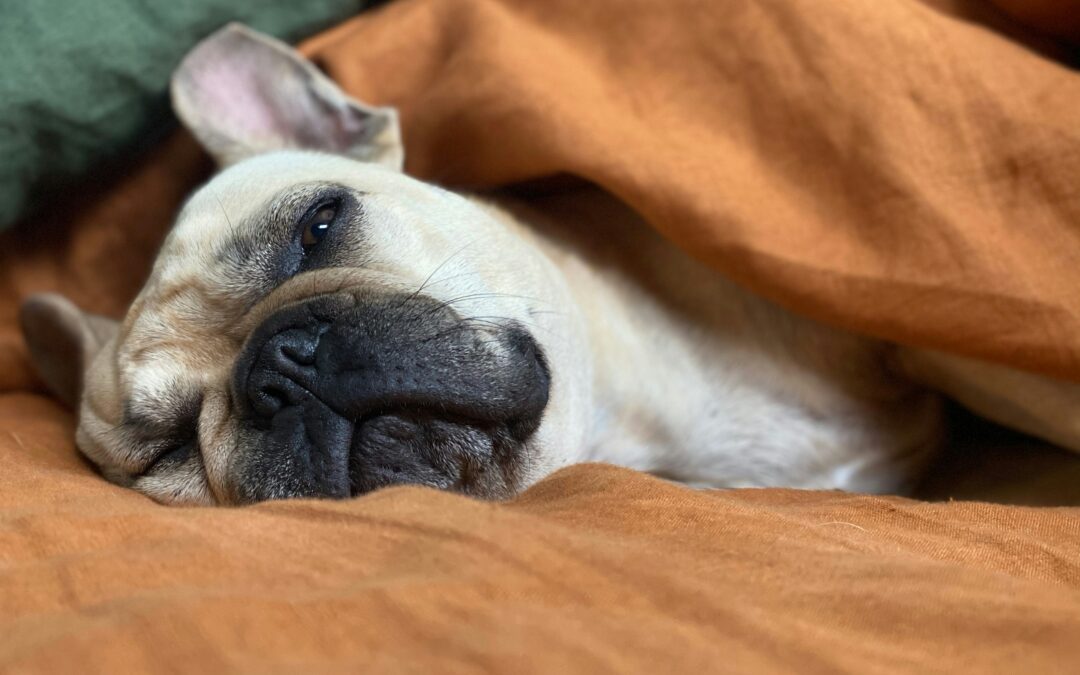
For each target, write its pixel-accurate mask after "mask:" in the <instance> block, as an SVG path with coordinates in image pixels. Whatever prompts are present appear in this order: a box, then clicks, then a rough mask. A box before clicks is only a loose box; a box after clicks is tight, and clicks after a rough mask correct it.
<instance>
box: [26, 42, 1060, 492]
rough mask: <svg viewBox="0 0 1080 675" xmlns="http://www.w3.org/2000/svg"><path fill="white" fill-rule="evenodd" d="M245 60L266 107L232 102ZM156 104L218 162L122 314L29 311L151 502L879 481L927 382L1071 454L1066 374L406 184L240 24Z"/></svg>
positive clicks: (674, 256)
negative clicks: (605, 471) (536, 486)
mask: <svg viewBox="0 0 1080 675" xmlns="http://www.w3.org/2000/svg"><path fill="white" fill-rule="evenodd" d="M262 70H267V71H272V72H273V77H274V78H275V79H273V80H272V83H273V84H274V86H276V87H279V90H280V91H279V95H276V96H277V98H276V100H275V96H268V95H267V94H266V91H267V87H266V82H263V83H262V85H263V86H262V87H253V88H251V90H250V91H247V90H245V89H243V82H242V79H243V78H245V77H253V78H257V77H258V73H259V72H261V71H262ZM222 81H224V82H225V83H226V84H227V85H228V86H226V87H225V91H227V93H228V94H229V96H231V97H232V98H231V100H230V99H229V97H225V98H224V99H223V98H222V97H221V92H220V91H217V90H215V83H218V84H220V83H221V82H222ZM238 87H239V88H238ZM245 91H246V92H247V93H245ZM174 100H175V101H176V104H177V108H178V111H179V112H180V114H181V117H183V118H184V119H185V121H186V122H187V123H188V125H189V126H190V127H191V128H192V129H193V131H194V132H195V133H196V135H197V136H198V137H199V138H200V140H202V141H203V142H204V144H205V145H207V147H208V148H209V149H210V150H211V152H213V153H214V154H215V155H216V156H217V157H218V159H219V160H220V161H221V162H222V163H223V164H224V165H227V166H229V168H227V169H226V170H225V171H224V172H222V173H221V174H219V175H218V176H217V177H216V178H214V179H213V180H212V181H211V182H210V183H209V184H208V185H207V186H205V187H203V188H202V189H201V190H200V191H199V192H198V193H196V195H194V196H193V197H192V199H191V200H190V201H189V202H188V204H187V205H186V206H185V208H184V210H183V211H182V213H181V214H180V216H179V217H178V220H177V225H176V227H175V228H174V230H173V232H172V233H171V234H170V236H169V238H168V240H167V241H166V243H165V244H164V246H163V248H162V251H161V254H160V256H159V259H158V261H157V264H156V265H155V267H154V271H153V273H152V275H151V278H150V280H149V281H148V283H147V286H146V287H145V288H144V290H143V291H142V293H141V294H140V295H139V297H138V298H137V299H136V301H135V302H134V303H133V305H132V308H131V310H130V312H129V314H128V316H127V317H126V319H125V320H124V322H123V323H122V324H119V325H116V324H113V323H110V322H108V321H106V320H102V319H100V318H97V317H88V316H86V315H83V314H81V313H79V312H78V310H76V309H74V308H73V307H72V306H70V304H69V303H66V302H65V301H62V300H59V299H56V298H55V297H54V298H46V299H38V300H36V301H31V303H30V304H29V305H28V307H27V311H26V312H25V315H24V316H25V325H26V327H27V333H28V337H29V342H30V343H31V347H32V349H33V351H34V353H35V357H36V358H37V360H38V362H39V364H40V365H41V366H42V370H43V373H44V374H45V376H46V379H47V380H49V381H50V383H51V384H52V385H53V386H54V387H55V388H56V389H57V390H58V391H60V392H62V393H66V395H67V396H68V398H69V399H71V400H74V399H75V398H76V397H78V396H79V393H80V392H81V403H80V424H79V431H78V442H79V446H80V448H81V449H82V450H83V451H84V452H85V453H86V454H87V456H89V457H90V458H91V459H92V460H93V461H94V462H95V463H96V464H97V465H98V466H100V467H101V468H102V471H103V473H104V474H105V475H106V476H107V477H109V478H110V479H112V480H114V481H116V482H119V483H121V484H124V485H130V486H133V487H135V488H137V489H140V490H142V491H143V492H145V493H147V494H149V495H151V496H152V497H154V498H156V499H158V500H161V501H164V502H172V503H215V502H217V503H236V502H247V501H254V500H259V499H266V498H276V497H293V496H329V497H342V496H348V495H352V494H357V493H359V492H363V491H365V490H369V489H372V488H375V487H378V486H380V485H386V484H392V483H400V482H412V483H422V484H427V485H433V486H436V487H441V488H446V489H455V490H460V491H464V492H467V493H471V494H476V495H480V496H489V497H501V496H506V495H509V494H513V493H514V492H516V491H518V490H520V489H522V488H523V487H525V486H527V485H529V484H531V483H532V482H534V481H536V480H537V479H539V478H540V477H542V476H544V475H546V474H548V473H550V472H551V471H553V470H555V469H557V468H559V467H561V466H565V465H567V464H571V463H574V462H579V461H585V460H601V461H608V462H613V463H617V464H622V465H625V466H630V467H633V468H638V469H643V470H647V471H651V472H654V473H657V474H659V475H663V476H667V477H670V478H673V479H677V480H681V481H684V482H687V483H691V484H696V485H709V486H740V485H790V486H800V487H837V488H844V489H851V490H860V491H886V490H897V489H901V488H902V487H903V486H904V484H905V482H906V481H908V480H909V479H910V478H911V477H912V475H913V472H914V471H915V470H916V469H917V468H918V466H919V465H920V464H921V462H922V461H923V460H925V459H926V458H927V457H928V456H929V454H930V453H931V452H932V451H933V449H934V447H935V445H936V444H937V443H938V440H939V438H940V435H941V431H942V421H941V414H940V407H941V406H940V394H938V393H936V392H937V391H944V392H947V393H949V394H951V395H953V396H955V397H957V398H959V399H960V400H961V401H962V402H964V403H966V404H968V405H969V406H971V407H973V408H974V409H975V410H976V411H977V412H980V413H982V414H984V415H987V416H989V417H992V418H994V419H996V420H998V421H1001V422H1004V423H1007V424H1010V425H1012V426H1015V427H1018V428H1020V429H1023V430H1025V431H1029V432H1032V433H1036V434H1039V435H1042V436H1044V437H1046V438H1049V439H1050V440H1053V441H1056V442H1058V443H1061V444H1064V445H1066V446H1068V447H1071V448H1073V449H1080V433H1078V432H1077V430H1076V428H1075V427H1076V424H1075V422H1074V421H1073V420H1074V417H1075V415H1074V414H1073V411H1075V410H1077V409H1078V407H1077V406H1080V393H1078V389H1080V388H1078V387H1077V386H1075V385H1070V384H1066V383H1058V382H1053V381H1051V380H1048V379H1044V378H1040V377H1038V376H1034V375H1028V374H1023V373H1019V372H1016V371H1011V370H1008V369H1004V368H999V367H994V366H989V365H984V364H977V363H975V362H971V361H967V360H964V359H959V358H956V357H951V356H945V355H940V354H932V353H928V352H919V351H915V350H908V349H902V348H899V347H895V346H892V345H888V344H886V343H882V342H878V341H874V340H870V339H865V338H860V337H856V336H853V335H850V334H847V333H844V332H842V331H838V330H834V329H830V328H828V327H825V326H822V325H820V324H817V323H814V322H812V321H809V320H806V319H802V318H799V317H797V316H795V315H792V314H790V313H788V312H786V311H784V310H782V309H780V308H778V307H776V306H774V305H772V304H771V303H769V302H766V301H764V300H762V299H759V298H757V297H756V296H754V295H752V294H749V293H747V292H745V291H743V290H742V289H740V288H739V287H737V286H735V285H733V284H731V283H730V282H728V281H726V280H724V279H723V278H721V277H720V276H719V275H717V274H716V273H715V272H713V271H712V270H710V269H708V268H706V267H704V266H702V265H700V264H698V263H696V262H694V261H693V260H692V259H691V258H690V257H689V256H687V255H685V254H684V253H682V252H680V251H679V250H677V249H675V248H674V247H673V246H671V245H670V244H669V243H667V242H666V241H665V240H664V239H663V238H661V237H660V236H659V235H657V234H656V233H654V232H653V231H652V230H651V229H650V228H649V227H648V226H647V225H645V224H644V223H643V222H642V221H641V220H640V219H639V218H638V217H637V216H636V215H635V214H634V213H633V212H632V211H630V210H629V209H627V208H625V207H622V206H621V205H619V204H618V203H617V202H616V201H615V200H613V199H611V198H609V197H606V196H605V195H603V194H601V193H600V192H599V191H595V190H589V189H583V190H582V191H580V192H578V193H577V194H573V195H565V194H564V195H563V196H556V197H551V198H548V199H547V200H542V201H543V203H542V204H541V205H540V207H539V209H538V210H537V207H536V205H535V204H533V205H532V206H530V207H523V206H518V205H515V204H514V203H513V202H509V201H508V202H505V203H503V204H502V205H501V207H500V206H495V205H494V204H490V203H487V202H483V201H480V200H474V199H469V198H465V197H462V196H459V195H455V194H452V193H449V192H446V191H444V190H441V189H439V188H436V187H433V186H430V185H427V184H424V183H420V182H418V181H415V180H412V179H410V178H408V177H406V176H404V175H403V174H401V173H400V172H399V171H397V170H396V169H397V167H398V166H399V165H400V159H401V156H400V148H399V146H398V143H397V140H396V138H397V137H396V127H394V124H395V119H394V117H393V115H392V113H389V112H388V111H381V110H377V109H371V108H367V107H365V106H362V105H359V104H356V103H355V102H353V101H351V100H349V99H347V98H346V97H344V96H343V95H342V94H341V93H340V92H338V91H337V90H336V88H334V87H333V85H332V84H330V83H329V82H328V81H327V80H325V79H324V78H321V76H319V75H318V74H317V73H315V72H314V70H313V69H312V68H311V67H310V65H308V64H305V63H304V62H302V61H300V60H299V58H298V57H297V56H295V55H294V54H292V53H290V52H288V51H287V50H286V49H284V48H283V47H281V46H280V45H277V44H274V43H271V42H269V41H267V40H265V39H264V38H260V37H257V36H254V35H252V34H251V33H249V32H247V31H244V30H241V29H237V28H231V29H226V30H225V31H223V32H222V33H219V34H218V35H216V36H215V37H213V38H210V39H209V40H208V41H207V42H206V43H204V45H202V46H200V47H199V48H198V49H197V50H196V52H194V53H193V55H192V56H191V57H189V59H188V60H187V61H186V62H185V65H184V66H182V67H181V70H180V72H179V73H178V76H177V78H176V79H175V80H174ZM282 100H286V101H288V103H285V104H283V103H282V102H281V101H282ZM296 101H301V102H300V103H296ZM229 104H232V105H233V106H234V107H235V108H236V109H239V112H237V113H236V115H237V119H235V120H230V119H229V115H230V114H232V113H231V112H230V110H231V109H230V107H229ZM275 106H277V108H276V109H275ZM282 106H284V107H282ZM327 111H330V112H327ZM328 115H329V117H327V116H328ZM252 129H254V131H252ZM297 146H299V147H313V148H317V149H326V150H331V151H333V152H335V153H336V154H345V155H350V156H352V157H359V158H361V159H364V160H369V161H368V162H366V163H361V162H358V161H356V160H355V159H348V158H345V157H340V156H332V155H328V154H319V153H312V152H305V151H296V150H282V149H281V148H288V147H297ZM380 164H382V166H380ZM58 345H59V348H58V347H57V346H58ZM64 349H68V350H72V349H74V350H76V351H77V352H78V355H80V356H81V359H75V360H72V359H71V358H70V356H69V357H68V358H67V359H66V360H65V359H64V358H62V357H61V356H60V355H59V354H60V352H63V350H64ZM80 381H81V382H82V383H83V384H82V386H81V388H80V387H79V382H80Z"/></svg>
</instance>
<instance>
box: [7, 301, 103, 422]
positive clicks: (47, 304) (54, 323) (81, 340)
mask: <svg viewBox="0 0 1080 675" xmlns="http://www.w3.org/2000/svg"><path fill="white" fill-rule="evenodd" d="M19 320H20V322H21V323H22V330H23V336H24V337H25V338H26V344H27V346H28V347H29V348H30V357H31V358H32V359H33V361H34V365H35V366H37V369H38V372H39V373H40V374H41V377H42V379H44V380H45V384H47V385H48V386H49V389H51V390H52V392H53V393H54V394H55V395H56V396H57V397H58V398H60V399H61V400H62V401H63V402H64V403H66V404H67V405H69V406H70V407H72V408H76V407H77V406H78V403H79V396H80V395H81V394H82V385H83V374H84V373H85V371H86V368H87V367H89V365H90V361H91V359H93V357H94V356H95V355H96V354H97V353H98V351H99V350H100V349H101V348H102V347H103V346H104V345H105V343H106V342H108V341H109V339H110V338H112V336H114V335H115V334H116V331H117V327H118V325H119V324H118V322H117V321H114V320H113V319H107V318H105V317H103V316H98V315H96V314H89V313H87V312H83V311H82V310H81V309H79V308H78V307H76V306H75V305H74V304H72V303H71V301H70V300H68V299H67V298H65V297H63V296H60V295H56V294H54V293H42V294H39V295H32V296H30V297H29V298H28V299H27V300H26V301H25V302H24V303H23V305H22V311H21V312H20V314H19Z"/></svg>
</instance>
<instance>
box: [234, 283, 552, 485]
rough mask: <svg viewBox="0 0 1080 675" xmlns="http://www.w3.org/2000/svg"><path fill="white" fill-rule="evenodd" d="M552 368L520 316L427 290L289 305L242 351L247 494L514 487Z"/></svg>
mask: <svg viewBox="0 0 1080 675" xmlns="http://www.w3.org/2000/svg"><path fill="white" fill-rule="evenodd" d="M549 382H550V377H549V373H548V369H547V366H546V364H545V361H544V358H543V355H542V353H541V352H540V349H539V347H538V346H537V344H536V343H535V341H534V340H533V339H532V337H531V336H530V335H529V334H528V332H527V331H525V330H524V329H522V328H521V327H520V326H518V325H516V324H513V323H509V324H506V325H500V324H492V323H489V322H486V321H483V322H481V321H471V320H469V319H464V318H462V317H461V316H459V315H458V314H457V312H455V311H454V310H453V309H451V308H450V307H449V306H448V305H446V304H444V303H439V302H437V301H435V300H433V299H430V298H427V297H424V296H406V295H378V296H373V297H366V296H363V295H354V294H351V293H339V294H333V295H324V296H318V297H315V298H312V299H308V300H305V301H302V302H300V303H296V304H292V305H289V306H286V307H285V308H283V309H281V310H278V311H277V312H276V313H274V314H272V315H271V316H270V317H269V318H267V319H266V320H265V321H264V322H263V323H262V324H261V325H260V326H259V327H258V328H256V329H255V330H254V331H253V332H252V334H251V335H250V337H249V338H248V340H247V342H246V344H245V345H244V347H243V349H242V351H241V354H240V356H239V358H238V359H237V362H236V365H235V369H234V373H233V382H232V389H233V390H232V397H233V402H234V406H235V411H236V416H237V422H238V426H239V431H238V443H239V446H238V448H239V450H240V452H238V453H236V460H235V462H234V464H233V466H231V467H230V471H229V475H230V483H231V485H230V486H229V489H230V491H231V492H232V493H233V495H234V497H235V498H236V499H237V500H238V501H242V502H247V501H259V500H263V499H275V498H283V497H336V498H340V497H348V496H350V495H356V494H360V493H363V492H366V491H369V490H372V489H374V488H377V487H380V486H384V485H391V484H398V483H414V484H423V485H430V486H432V487H438V488H442V489H451V490H459V491H462V492H466V493H470V494H476V495H480V496H488V497H498V496H503V495H507V494H510V493H512V492H513V491H514V490H515V489H516V487H517V481H518V478H519V476H520V473H521V471H522V470H523V469H524V467H525V465H526V464H527V462H528V457H527V455H528V451H527V445H528V444H527V441H528V439H529V437H530V436H531V435H532V434H533V432H534V431H535V430H536V428H537V427H538V426H539V424H540V418H541V415H542V414H543V411H544V407H545V406H546V405H547V400H548V388H549Z"/></svg>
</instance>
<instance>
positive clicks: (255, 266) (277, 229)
mask: <svg viewBox="0 0 1080 675" xmlns="http://www.w3.org/2000/svg"><path fill="white" fill-rule="evenodd" d="M355 195H356V193H355V191H352V190H350V189H349V188H346V187H344V186H342V185H337V184H334V183H311V184H307V185H300V186H295V187H293V188H291V189H289V190H288V191H285V192H282V193H281V194H279V195H278V196H276V197H275V198H274V199H272V200H271V201H270V203H269V204H267V205H266V206H265V207H263V208H262V209H260V210H259V211H258V212H256V213H254V214H251V215H248V216H247V217H245V218H244V219H243V220H241V221H239V222H233V223H232V225H233V227H231V228H230V234H229V236H228V237H226V238H224V239H223V241H222V242H221V243H220V244H219V246H218V249H217V251H216V253H215V262H216V263H217V264H219V265H221V266H222V267H224V268H225V269H228V270H229V277H230V278H231V279H233V280H234V281H235V282H236V283H237V288H236V289H235V290H236V291H237V293H238V294H241V293H243V292H244V291H251V292H253V293H255V294H256V297H257V295H258V294H260V293H266V292H268V291H269V290H270V289H272V288H273V287H274V286H276V285H277V284H278V283H281V282H282V281H284V279H285V278H287V277H288V276H289V273H290V271H291V272H295V269H292V268H295V267H297V266H298V265H299V262H300V257H301V255H300V251H299V250H298V248H297V247H294V246H292V244H295V243H297V242H298V241H299V237H300V231H299V228H298V225H299V224H300V222H301V220H303V218H304V216H305V215H306V214H307V213H308V212H309V211H310V210H312V209H314V208H316V207H318V206H319V205H320V204H322V203H324V202H327V201H332V200H336V201H345V200H346V197H348V196H353V198H354V199H355ZM252 299H253V300H254V299H256V298H254V297H253V298H252Z"/></svg>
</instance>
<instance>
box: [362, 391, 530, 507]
mask: <svg viewBox="0 0 1080 675" xmlns="http://www.w3.org/2000/svg"><path fill="white" fill-rule="evenodd" d="M519 435H520V432H519V433H518V434H515V433H514V432H512V431H511V430H510V429H509V428H508V427H507V426H506V425H495V426H489V425H478V424H474V423H470V422H467V421H464V420H447V419H440V418H439V417H436V416H434V415H432V414H430V413H427V412H422V411H420V412H404V411H403V412H392V413H385V414H377V415H373V416H371V417H369V418H368V419H365V420H361V421H359V422H358V423H357V424H356V427H355V430H354V432H353V437H352V441H351V443H350V447H349V453H348V474H349V487H350V494H351V495H353V496H355V495H359V494H364V493H366V492H370V491H372V490H376V489H378V488H382V487H387V486H391V485H424V486H427V487H433V488H438V489H442V490H450V491H454V492H461V493H464V494H469V495H473V496H477V497H483V498H488V499H497V498H504V497H508V496H510V495H512V494H513V493H514V492H515V491H516V490H517V488H518V484H519V482H520V474H521V471H520V468H521V467H522V465H523V464H524V463H525V456H526V455H527V452H526V451H525V448H524V444H523V442H522V441H521V440H518V439H517V438H515V436H519Z"/></svg>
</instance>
